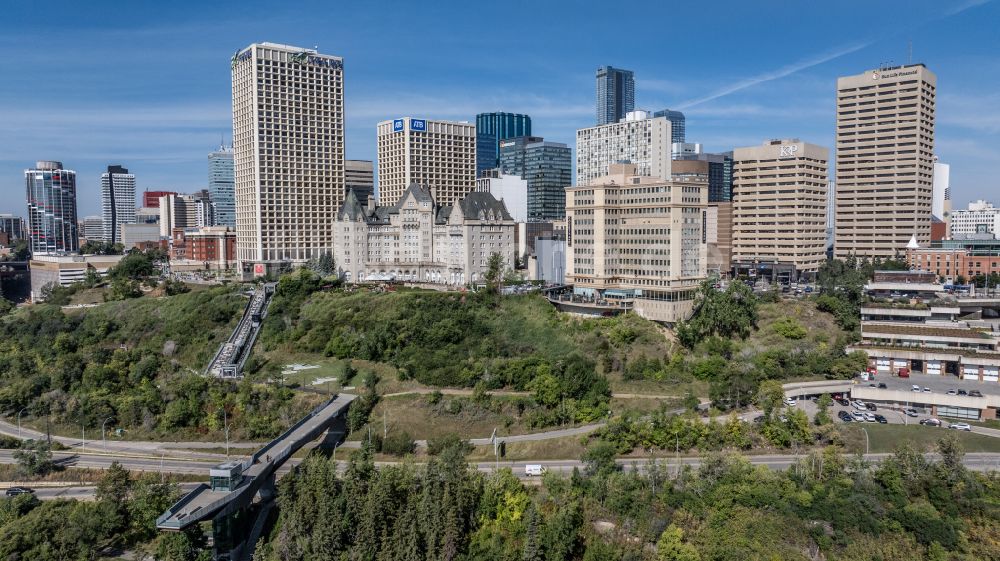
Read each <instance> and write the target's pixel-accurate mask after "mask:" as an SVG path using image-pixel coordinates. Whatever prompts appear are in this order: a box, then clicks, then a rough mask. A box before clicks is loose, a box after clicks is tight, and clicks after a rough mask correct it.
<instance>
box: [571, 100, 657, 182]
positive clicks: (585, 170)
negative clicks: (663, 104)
mask: <svg viewBox="0 0 1000 561" xmlns="http://www.w3.org/2000/svg"><path fill="white" fill-rule="evenodd" d="M670 137H671V133H670V121H669V120H668V119H667V118H666V117H651V116H650V114H649V113H648V112H647V111H633V112H631V113H629V114H628V115H626V116H625V118H624V119H622V120H621V121H617V122H614V123H608V124H606V125H598V126H596V127H588V128H585V129H580V130H578V131H576V184H577V185H578V186H579V185H588V184H589V183H590V182H591V181H593V180H595V179H597V178H601V177H607V176H608V175H611V165H612V164H616V163H621V162H631V163H633V164H635V166H636V175H641V176H644V177H657V178H660V179H663V180H666V181H669V180H670V169H671V168H670V165H671V163H670V161H671V158H670V150H671V142H670Z"/></svg>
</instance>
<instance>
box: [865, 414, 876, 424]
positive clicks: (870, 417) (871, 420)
mask: <svg viewBox="0 0 1000 561" xmlns="http://www.w3.org/2000/svg"><path fill="white" fill-rule="evenodd" d="M862 415H863V416H864V418H865V422H866V423H874V422H875V415H872V414H871V413H862Z"/></svg>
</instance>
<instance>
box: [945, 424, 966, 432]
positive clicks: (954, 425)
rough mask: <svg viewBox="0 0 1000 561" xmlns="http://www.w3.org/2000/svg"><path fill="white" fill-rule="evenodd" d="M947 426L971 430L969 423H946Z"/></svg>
mask: <svg viewBox="0 0 1000 561" xmlns="http://www.w3.org/2000/svg"><path fill="white" fill-rule="evenodd" d="M948 428H950V429H955V430H964V431H966V432H968V431H971V430H972V427H971V426H969V423H952V424H950V425H948Z"/></svg>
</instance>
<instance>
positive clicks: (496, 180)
mask: <svg viewBox="0 0 1000 561" xmlns="http://www.w3.org/2000/svg"><path fill="white" fill-rule="evenodd" d="M490 172H494V173H493V174H491V173H490ZM484 173H485V174H486V175H485V176H483V177H480V178H479V179H477V180H476V191H477V192H480V193H489V194H491V195H493V196H494V197H496V198H497V200H500V201H503V203H504V206H506V207H507V211H508V212H510V215H511V217H513V218H514V222H527V221H528V182H527V181H525V180H524V179H521V178H520V177H518V176H516V175H507V174H502V173H497V170H486V171H485V172H484Z"/></svg>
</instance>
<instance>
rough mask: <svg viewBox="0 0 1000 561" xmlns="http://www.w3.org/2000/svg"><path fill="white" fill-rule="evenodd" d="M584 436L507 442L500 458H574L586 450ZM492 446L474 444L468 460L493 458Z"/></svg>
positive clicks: (501, 460) (518, 459) (507, 459)
mask: <svg viewBox="0 0 1000 561" xmlns="http://www.w3.org/2000/svg"><path fill="white" fill-rule="evenodd" d="M583 438H585V437H579V436H562V437H559V438H552V439H549V440H533V441H529V442H508V443H507V444H506V447H507V453H506V455H505V456H504V457H503V458H500V465H501V466H502V465H503V464H504V462H521V461H525V460H575V459H579V458H580V456H581V455H582V454H583V452H584V450H586V446H585V445H584V444H583V443H584V442H585V440H583ZM494 459H495V456H494V455H493V446H476V447H475V449H474V450H473V451H472V453H471V454H469V461H470V462H488V461H491V460H494Z"/></svg>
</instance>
